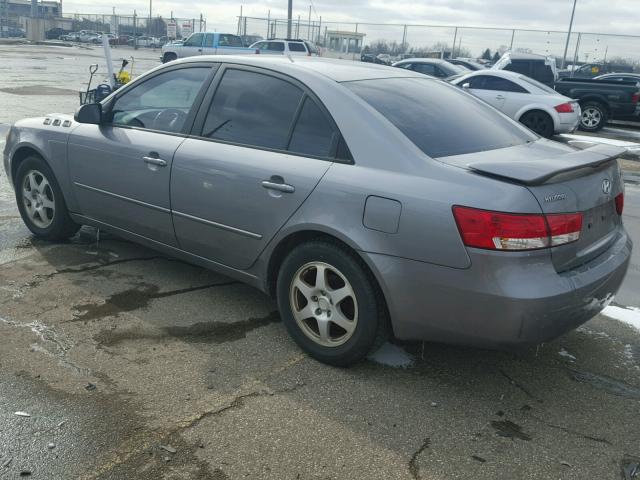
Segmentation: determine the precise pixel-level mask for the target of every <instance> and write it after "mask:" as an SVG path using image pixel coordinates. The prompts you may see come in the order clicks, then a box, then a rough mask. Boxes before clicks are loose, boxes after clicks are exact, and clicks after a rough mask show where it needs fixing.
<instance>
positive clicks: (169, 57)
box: [162, 53, 178, 63]
mask: <svg viewBox="0 0 640 480" xmlns="http://www.w3.org/2000/svg"><path fill="white" fill-rule="evenodd" d="M177 59H178V56H177V55H176V54H175V53H165V54H164V56H163V57H162V63H169V62H173V61H174V60H177Z"/></svg>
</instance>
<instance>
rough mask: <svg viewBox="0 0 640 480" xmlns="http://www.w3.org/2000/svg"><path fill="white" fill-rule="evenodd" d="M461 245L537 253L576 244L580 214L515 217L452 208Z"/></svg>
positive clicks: (580, 226)
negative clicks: (537, 250) (540, 249)
mask: <svg viewBox="0 0 640 480" xmlns="http://www.w3.org/2000/svg"><path fill="white" fill-rule="evenodd" d="M453 216H454V217H455V220H456V224H457V225H458V230H459V231H460V236H461V237H462V241H463V242H464V244H465V245H466V246H468V247H475V248H484V249H488V250H535V249H538V248H548V247H555V246H558V245H564V244H567V243H571V242H575V241H576V240H578V239H579V238H580V231H581V230H582V214H581V213H562V214H552V215H544V214H514V213H503V212H493V211H489V210H479V209H477V208H469V207H461V206H454V207H453Z"/></svg>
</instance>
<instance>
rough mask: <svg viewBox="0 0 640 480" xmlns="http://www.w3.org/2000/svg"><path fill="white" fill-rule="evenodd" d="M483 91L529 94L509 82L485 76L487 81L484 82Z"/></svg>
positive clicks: (504, 79)
mask: <svg viewBox="0 0 640 480" xmlns="http://www.w3.org/2000/svg"><path fill="white" fill-rule="evenodd" d="M484 89H485V90H497V91H500V92H516V93H529V92H528V91H527V90H525V89H524V88H522V87H521V86H520V85H518V84H517V83H514V82H512V81H511V80H507V79H506V78H501V77H494V76H487V79H486V80H485V82H484Z"/></svg>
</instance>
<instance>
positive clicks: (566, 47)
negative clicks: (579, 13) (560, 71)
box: [560, 0, 578, 68]
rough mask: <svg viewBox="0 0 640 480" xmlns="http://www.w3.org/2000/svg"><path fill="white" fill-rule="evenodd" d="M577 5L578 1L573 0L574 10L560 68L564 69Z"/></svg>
mask: <svg viewBox="0 0 640 480" xmlns="http://www.w3.org/2000/svg"><path fill="white" fill-rule="evenodd" d="M576 3H578V0H573V9H572V10H571V20H569V31H568V32H567V41H566V43H565V44H564V55H562V65H561V66H560V68H564V66H565V63H566V61H567V50H569V39H570V38H571V29H572V28H573V16H574V15H575V13H576Z"/></svg>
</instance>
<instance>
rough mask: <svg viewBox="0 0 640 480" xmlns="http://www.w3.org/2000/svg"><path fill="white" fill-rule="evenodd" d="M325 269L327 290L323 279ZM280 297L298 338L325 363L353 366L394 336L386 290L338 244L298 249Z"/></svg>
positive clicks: (281, 280)
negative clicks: (381, 289) (384, 297)
mask: <svg viewBox="0 0 640 480" xmlns="http://www.w3.org/2000/svg"><path fill="white" fill-rule="evenodd" d="M323 268H324V271H325V272H326V274H325V275H324V276H323V278H325V280H326V282H325V286H323V285H322V284H319V283H318V276H317V275H318V272H319V271H322V269H323ZM276 296H277V300H278V308H279V310H280V314H281V316H282V319H283V322H284V324H285V327H286V328H287V330H288V332H289V334H290V335H291V337H292V338H293V340H294V341H295V342H296V343H297V344H298V345H299V346H300V347H301V348H302V349H303V350H304V351H305V352H307V353H308V354H309V355H310V356H312V357H313V358H315V359H317V360H319V361H321V362H323V363H327V364H329V365H334V366H337V367H347V366H349V365H352V364H354V363H356V362H358V361H360V360H362V359H363V358H364V357H365V356H366V355H367V354H368V353H369V352H370V351H371V350H373V349H374V348H377V347H379V346H380V345H382V343H384V341H385V340H386V339H387V337H388V332H389V328H388V325H389V321H388V315H387V309H386V305H385V302H384V299H383V295H382V292H380V289H379V288H378V286H377V284H376V283H375V281H374V279H373V278H372V276H371V274H370V273H369V272H368V271H367V270H366V267H365V265H364V263H363V262H362V260H361V259H359V258H358V257H356V256H355V255H354V254H353V253H351V252H350V251H348V250H347V249H346V248H344V247H342V246H341V245H339V244H337V243H332V242H329V241H323V240H318V241H312V242H309V243H304V244H302V245H299V246H298V247H296V248H294V249H293V250H292V251H291V253H289V255H287V257H286V258H285V259H284V261H283V262H282V265H281V266H280V271H279V273H278V279H277V289H276ZM338 297H343V298H342V299H339V300H338ZM334 322H339V323H341V324H342V325H344V326H347V328H342V327H341V326H340V325H338V323H334ZM321 325H326V329H325V328H321Z"/></svg>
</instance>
